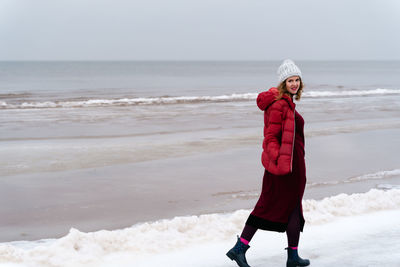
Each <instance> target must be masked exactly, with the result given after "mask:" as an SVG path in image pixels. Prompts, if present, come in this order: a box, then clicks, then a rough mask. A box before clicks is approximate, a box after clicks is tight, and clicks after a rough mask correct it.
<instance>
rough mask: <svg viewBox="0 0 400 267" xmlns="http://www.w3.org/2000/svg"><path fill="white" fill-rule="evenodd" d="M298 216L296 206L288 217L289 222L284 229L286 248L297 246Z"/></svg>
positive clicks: (299, 213) (298, 236)
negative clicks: (286, 241)
mask: <svg viewBox="0 0 400 267" xmlns="http://www.w3.org/2000/svg"><path fill="white" fill-rule="evenodd" d="M300 216H301V211H300V204H298V205H297V206H296V208H295V209H294V210H293V212H292V214H290V216H289V222H288V226H287V229H286V235H287V240H288V246H289V247H292V248H296V247H297V246H298V245H299V239H300V228H301V222H300Z"/></svg>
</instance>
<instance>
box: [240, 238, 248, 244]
mask: <svg viewBox="0 0 400 267" xmlns="http://www.w3.org/2000/svg"><path fill="white" fill-rule="evenodd" d="M240 241H241V242H242V243H243V244H245V245H248V244H249V241H247V240H246V239H244V238H243V237H241V238H240Z"/></svg>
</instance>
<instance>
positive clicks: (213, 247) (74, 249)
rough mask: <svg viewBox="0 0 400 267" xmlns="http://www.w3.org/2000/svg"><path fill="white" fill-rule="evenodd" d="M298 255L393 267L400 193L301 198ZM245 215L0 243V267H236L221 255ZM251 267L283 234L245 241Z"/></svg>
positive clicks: (278, 254) (270, 255) (280, 256)
mask: <svg viewBox="0 0 400 267" xmlns="http://www.w3.org/2000/svg"><path fill="white" fill-rule="evenodd" d="M304 212H305V218H306V221H307V224H306V227H305V230H304V233H303V235H302V239H301V244H300V248H301V255H303V256H304V257H308V258H310V260H311V262H312V263H313V265H315V266H329V265H334V264H340V265H345V266H396V264H398V260H399V259H398V258H397V259H396V256H395V255H397V254H396V251H398V250H399V249H400V243H399V242H398V240H399V238H400V189H396V188H393V189H390V190H386V191H385V190H376V189H372V190H370V191H369V192H367V193H361V194H352V195H347V194H339V195H336V196H333V197H329V198H324V199H322V200H318V201H317V200H306V201H304ZM248 213H249V210H238V211H236V212H233V213H223V214H208V215H201V216H187V217H176V218H174V219H172V220H159V221H156V222H151V223H144V224H137V225H134V226H132V227H130V228H126V229H121V230H114V231H106V230H102V231H97V232H91V233H83V232H80V231H78V230H76V229H71V231H70V233H69V234H68V235H66V236H65V237H62V238H60V239H47V240H39V241H19V242H9V243H2V244H0V266H7V267H10V266H13V267H22V266H29V267H30V266H32V267H34V266H132V265H134V266H161V265H162V266H235V265H234V264H233V263H231V262H230V261H229V259H228V258H227V257H225V252H226V251H227V250H228V249H229V248H230V247H231V246H232V245H233V244H234V242H235V235H236V234H239V233H240V230H241V228H242V227H243V223H244V221H245V219H246V218H247V216H248ZM251 246H252V248H251V249H250V250H249V253H248V260H249V262H250V263H251V264H252V266H263V265H265V263H266V262H268V263H269V264H270V265H272V266H279V265H282V264H283V263H284V261H285V251H284V250H283V249H284V247H285V246H286V237H285V235H283V234H279V233H272V232H263V231H260V232H259V233H257V234H256V236H255V238H254V239H253V241H252V242H251Z"/></svg>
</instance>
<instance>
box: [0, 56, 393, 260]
mask: <svg viewBox="0 0 400 267" xmlns="http://www.w3.org/2000/svg"><path fill="white" fill-rule="evenodd" d="M278 64H279V63H278V62H89V63H88V62H47V63H46V62H41V63H38V62H37V63H35V62H28V63H21V62H19V63H16V62H8V63H5V62H2V63H0V74H1V75H2V76H1V78H2V79H1V82H0V90H1V93H0V97H1V99H0V115H1V116H0V118H1V119H0V130H1V131H0V145H1V149H0V158H1V161H2V166H1V167H0V201H1V203H3V205H1V206H0V242H1V243H0V266H128V265H132V264H135V266H160V265H161V263H165V262H168V264H167V265H166V266H188V265H190V266H205V265H208V266H234V263H232V262H230V260H229V259H228V258H227V257H226V256H225V253H226V251H227V250H228V249H229V248H230V247H231V246H232V245H233V244H234V242H235V236H236V235H237V234H240V231H241V230H242V227H243V225H244V222H245V220H246V219H247V216H248V214H249V212H250V211H251V209H252V208H253V207H254V204H255V203H256V201H257V199H258V196H259V194H260V190H261V183H262V175H263V172H264V169H263V167H262V165H261V144H262V138H263V136H262V130H263V128H262V127H263V113H262V111H260V110H258V108H257V107H256V105H255V99H256V97H257V93H259V92H261V91H263V90H267V89H268V88H269V87H268V86H267V85H270V86H274V85H275V84H276V78H275V75H274V73H275V69H276V66H277V65H278ZM300 64H302V66H304V67H303V68H304V70H303V72H304V73H307V76H306V79H305V80H306V88H305V91H304V96H303V98H302V100H301V101H300V102H297V106H296V109H297V110H298V111H299V112H300V113H301V114H302V116H303V117H304V119H305V122H306V123H305V136H306V164H307V186H306V191H305V197H304V203H303V205H304V207H305V215H306V227H305V231H304V234H303V235H302V238H301V253H302V255H304V256H305V257H309V258H310V259H311V262H312V264H313V265H314V264H315V265H319V266H324V265H325V266H326V265H333V264H341V261H346V262H347V263H348V264H346V266H396V264H397V262H398V259H397V261H396V260H395V259H394V258H393V257H390V255H391V254H393V253H394V251H396V250H398V249H399V248H400V247H399V245H398V244H397V243H396V242H395V240H398V238H399V234H400V226H399V225H400V224H399V219H398V218H400V217H399V212H400V201H399V198H400V191H399V186H400V161H399V160H398V156H397V154H398V151H399V149H400V139H399V138H398V136H399V135H400V116H399V115H400V89H399V87H398V85H397V81H396V79H395V77H398V74H399V71H400V63H399V62H397V61H394V62H374V61H371V62H300ZM349 71H351V72H352V76H351V78H350V77H349V76H348V73H349ZM344 194H346V195H344ZM4 203H5V204H4ZM365 222H368V223H365ZM360 224H362V225H363V226H362V227H360ZM71 229H72V230H71ZM260 232H261V231H260ZM321 236H323V238H320V237H321ZM284 237H285V236H284V235H282V234H281V235H279V234H274V233H268V232H261V233H258V234H257V235H256V236H255V238H254V241H252V244H251V245H252V249H251V252H250V250H249V252H250V254H249V256H248V259H249V261H250V260H251V262H252V263H253V265H254V266H263V265H264V264H265V262H270V263H271V265H272V266H278V265H280V264H281V263H283V262H284V259H285V258H284V256H285V253H286V251H284V250H283V248H284V247H285V246H286V245H285V242H286V241H285V238H284ZM343 244H346V245H345V246H343ZM383 248H388V249H387V250H384V249H383ZM332 250H333V251H334V252H335V253H334V254H335V255H334V256H330V253H331V251H332ZM349 251H354V253H355V254H356V255H360V257H354V255H353V254H351V253H349ZM199 252H200V254H206V255H207V257H206V256H204V257H201V259H198V260H194V259H196V257H198V253H199ZM377 255H379V257H378V256H377ZM116 263H117V264H116ZM164 265H165V264H164ZM253 265H252V266H253Z"/></svg>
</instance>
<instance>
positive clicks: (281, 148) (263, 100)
mask: <svg viewBox="0 0 400 267" xmlns="http://www.w3.org/2000/svg"><path fill="white" fill-rule="evenodd" d="M278 75H279V82H280V83H279V86H278V88H271V89H269V90H268V91H267V92H263V93H260V94H259V95H258V97H257V105H258V107H259V108H260V109H261V110H263V111H264V123H265V126H264V141H263V152H262V164H263V166H264V168H265V174H264V178H263V185H262V192H261V195H260V198H259V200H258V202H257V204H256V206H255V208H254V210H253V211H252V212H251V214H250V216H249V218H248V219H247V221H246V224H245V227H244V229H243V232H242V234H241V236H240V238H239V237H238V240H237V242H236V245H235V246H234V247H233V248H232V249H231V250H229V251H228V253H227V254H226V255H227V256H228V257H229V258H230V259H231V260H235V261H236V262H237V264H238V265H239V266H240V267H247V266H249V265H248V264H247V260H246V257H245V253H246V251H247V249H248V248H249V247H250V246H249V242H250V240H251V239H252V237H253V236H254V234H255V233H256V231H257V229H262V230H268V231H277V232H286V235H287V239H288V247H287V248H286V249H287V251H288V259H287V263H286V266H307V265H309V264H310V261H309V260H304V259H302V258H300V257H299V256H298V253H297V246H298V243H299V238H300V231H303V226H304V217H303V210H302V204H301V201H302V198H303V193H304V188H305V185H306V168H305V161H304V131H303V130H304V120H303V118H302V117H301V116H300V114H299V113H298V112H297V111H296V110H295V106H296V104H295V103H293V98H294V99H295V100H300V98H301V93H302V91H303V83H302V80H301V77H302V76H301V71H300V69H299V68H298V67H297V66H296V65H295V63H294V62H293V61H291V60H285V61H284V62H283V63H282V64H281V65H280V67H279V69H278Z"/></svg>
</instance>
